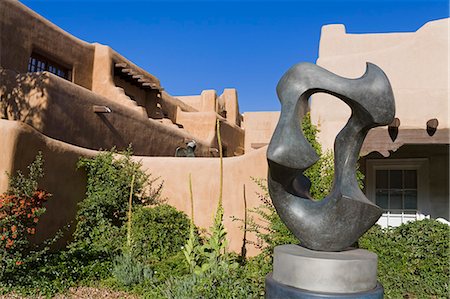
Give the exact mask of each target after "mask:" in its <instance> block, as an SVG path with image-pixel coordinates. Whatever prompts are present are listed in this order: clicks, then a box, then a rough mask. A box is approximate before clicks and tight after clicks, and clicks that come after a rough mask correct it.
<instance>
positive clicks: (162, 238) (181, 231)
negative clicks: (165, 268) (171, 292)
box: [131, 204, 190, 263]
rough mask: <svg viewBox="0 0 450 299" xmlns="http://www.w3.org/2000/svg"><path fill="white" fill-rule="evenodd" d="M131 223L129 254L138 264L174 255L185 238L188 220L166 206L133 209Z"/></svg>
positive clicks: (182, 214)
mask: <svg viewBox="0 0 450 299" xmlns="http://www.w3.org/2000/svg"><path fill="white" fill-rule="evenodd" d="M132 219H133V221H132V223H133V226H132V229H131V240H132V242H131V243H132V246H131V251H132V253H133V256H134V257H136V258H137V259H139V260H140V261H142V262H144V261H145V262H149V263H151V262H157V261H162V260H164V259H166V258H168V257H171V256H173V255H175V254H177V253H178V252H180V251H181V250H182V247H183V245H184V244H185V242H186V239H187V237H188V235H189V230H190V228H189V227H190V220H189V218H188V217H187V216H186V214H184V213H183V212H180V211H178V210H177V209H175V208H174V207H171V206H169V205H167V204H163V205H158V206H155V207H153V208H146V207H136V208H135V210H134V212H133V216H132Z"/></svg>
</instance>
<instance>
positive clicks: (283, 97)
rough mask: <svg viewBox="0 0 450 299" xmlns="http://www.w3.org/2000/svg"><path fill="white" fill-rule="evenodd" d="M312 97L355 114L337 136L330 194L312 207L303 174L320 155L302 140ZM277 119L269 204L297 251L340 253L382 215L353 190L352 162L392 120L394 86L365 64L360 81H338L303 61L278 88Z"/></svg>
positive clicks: (269, 154)
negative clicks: (324, 97)
mask: <svg viewBox="0 0 450 299" xmlns="http://www.w3.org/2000/svg"><path fill="white" fill-rule="evenodd" d="M317 92H325V93H328V94H331V95H333V96H335V97H337V98H339V99H341V100H342V101H343V102H345V103H346V104H347V105H348V106H350V108H351V110H352V114H351V117H350V119H349V120H348V122H347V124H346V125H345V127H344V128H343V129H342V130H341V132H340V133H339V134H338V135H337V136H336V140H335V144H334V158H335V174H334V183H333V187H332V190H331V192H330V194H329V195H328V196H327V197H326V198H324V199H323V200H322V201H314V200H313V199H312V198H311V196H310V194H309V189H310V186H311V183H310V182H309V180H308V179H307V178H306V177H305V176H304V175H303V172H304V171H305V170H306V169H307V168H309V167H310V166H311V165H313V164H314V163H315V162H316V161H317V160H318V156H317V154H316V152H315V151H314V149H313V148H312V147H311V145H310V144H309V143H308V141H307V140H306V139H305V137H304V136H303V134H302V129H301V127H300V124H301V119H302V118H303V116H304V115H305V114H306V112H307V111H306V107H307V105H306V104H307V101H308V100H309V98H310V96H311V95H312V94H314V93H317ZM277 94H278V97H279V99H280V102H281V105H282V107H281V115H280V120H279V122H278V125H277V127H276V129H275V132H274V134H273V136H272V139H271V141H270V144H269V148H268V151H267V159H268V163H269V177H268V185H269V192H270V196H271V198H272V201H273V204H274V206H275V208H276V210H277V212H278V214H279V215H280V217H281V220H282V221H283V222H284V223H285V224H286V226H287V227H288V228H289V230H290V231H291V232H292V233H293V234H294V235H295V236H296V237H297V238H298V239H299V240H300V244H301V246H304V247H306V248H309V249H312V250H318V251H341V250H344V249H346V248H348V247H349V246H351V245H352V244H353V243H354V242H356V241H357V240H358V238H359V237H360V236H361V235H362V234H363V233H364V232H366V231H367V230H368V229H369V228H370V227H371V226H372V225H373V224H374V223H375V222H376V221H377V220H378V218H379V217H380V216H381V213H382V210H381V209H380V208H379V207H378V206H376V205H375V204H373V203H372V202H370V201H369V200H368V199H367V198H366V197H365V195H364V194H363V193H362V192H361V190H360V189H359V187H358V183H357V180H356V163H357V159H358V156H359V151H360V149H361V146H362V144H363V141H364V138H365V137H366V135H367V132H368V131H369V130H370V129H371V128H374V127H377V126H383V125H387V124H389V123H391V122H392V120H393V118H394V114H395V104H394V96H393V93H392V88H391V85H390V83H389V80H388V79H387V77H386V75H385V74H384V72H383V71H382V70H381V69H380V68H379V67H377V66H376V65H374V64H371V63H367V69H366V72H365V74H364V75H363V76H362V77H361V78H358V79H347V78H343V77H340V76H337V75H335V74H333V73H331V72H329V71H327V70H325V69H323V68H321V67H319V66H316V65H314V64H310V63H300V64H297V65H295V66H293V67H292V68H291V69H289V70H288V71H287V72H286V74H285V75H284V76H283V77H282V78H281V80H280V82H279V83H278V86H277Z"/></svg>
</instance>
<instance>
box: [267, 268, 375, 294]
mask: <svg viewBox="0 0 450 299" xmlns="http://www.w3.org/2000/svg"><path fill="white" fill-rule="evenodd" d="M383 294H384V289H383V286H382V285H381V284H379V283H378V284H377V285H376V287H375V288H374V289H372V290H369V291H365V292H358V293H351V294H350V293H346V294H337V293H334V294H333V293H323V292H312V291H307V290H302V289H298V288H293V287H290V286H287V285H284V284H281V283H279V282H277V281H275V280H274V279H273V277H272V273H269V274H268V275H267V276H266V288H265V298H266V299H383V297H384V296H383Z"/></svg>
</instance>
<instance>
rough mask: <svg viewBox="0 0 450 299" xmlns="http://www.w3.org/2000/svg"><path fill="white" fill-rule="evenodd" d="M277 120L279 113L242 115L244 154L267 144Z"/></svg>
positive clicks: (247, 113)
mask: <svg viewBox="0 0 450 299" xmlns="http://www.w3.org/2000/svg"><path fill="white" fill-rule="evenodd" d="M279 118H280V112H279V111H277V112H245V113H244V121H243V127H244V130H245V152H246V153H249V152H250V151H253V150H255V149H258V148H261V147H263V146H266V145H268V144H269V142H270V139H271V138H272V134H273V132H274V131H275V127H276V126H277V123H278V119H279Z"/></svg>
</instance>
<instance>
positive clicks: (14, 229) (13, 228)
mask: <svg viewBox="0 0 450 299" xmlns="http://www.w3.org/2000/svg"><path fill="white" fill-rule="evenodd" d="M16 230H17V226H15V225H13V226H11V232H13V233H14V232H15V231H16Z"/></svg>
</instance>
